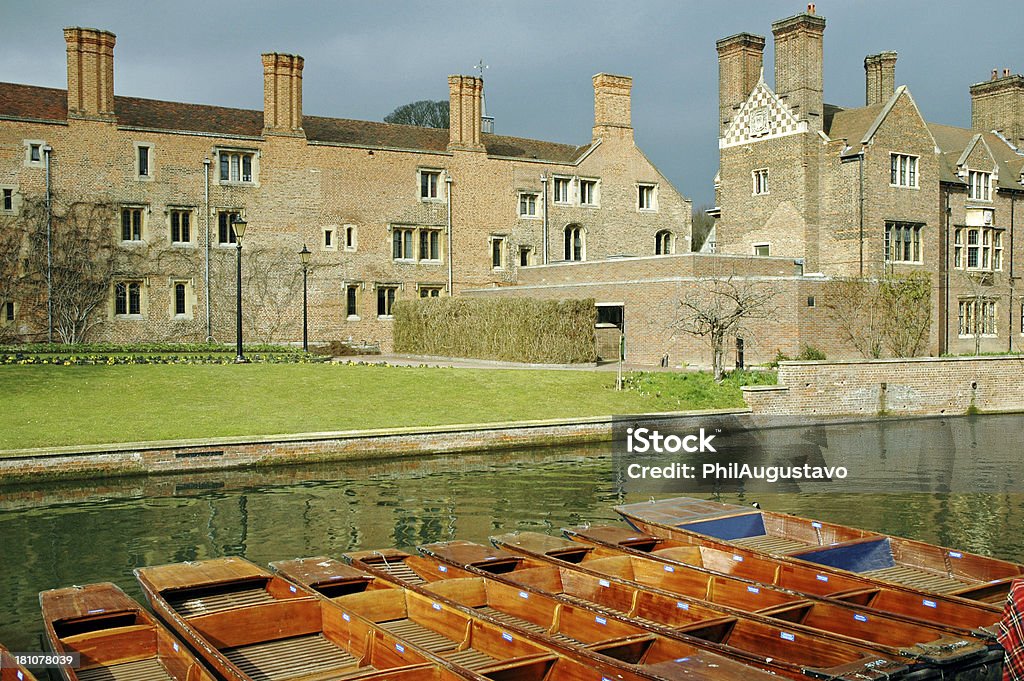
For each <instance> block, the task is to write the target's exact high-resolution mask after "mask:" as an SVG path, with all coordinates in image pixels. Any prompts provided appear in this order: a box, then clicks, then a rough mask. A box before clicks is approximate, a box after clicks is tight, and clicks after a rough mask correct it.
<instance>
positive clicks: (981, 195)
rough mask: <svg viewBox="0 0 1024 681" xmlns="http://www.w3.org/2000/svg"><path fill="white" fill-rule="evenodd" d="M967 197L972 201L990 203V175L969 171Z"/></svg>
mask: <svg viewBox="0 0 1024 681" xmlns="http://www.w3.org/2000/svg"><path fill="white" fill-rule="evenodd" d="M967 196H968V198H970V199H971V200H973V201H991V200H992V173H983V172H980V171H977V170H971V171H969V172H968V173H967Z"/></svg>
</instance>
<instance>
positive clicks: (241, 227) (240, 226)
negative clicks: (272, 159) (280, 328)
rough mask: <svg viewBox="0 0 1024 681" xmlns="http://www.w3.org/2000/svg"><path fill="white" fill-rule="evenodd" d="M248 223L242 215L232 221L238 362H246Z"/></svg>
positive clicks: (236, 358) (236, 359)
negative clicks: (244, 310)
mask: <svg viewBox="0 0 1024 681" xmlns="http://www.w3.org/2000/svg"><path fill="white" fill-rule="evenodd" d="M246 224H248V223H246V221H245V220H243V219H242V216H241V215H236V216H235V219H234V220H232V221H231V229H233V230H234V232H235V249H236V250H235V253H236V256H237V257H236V262H237V264H238V268H237V269H238V282H237V285H236V286H235V291H236V293H237V294H238V297H237V299H236V302H235V338H236V350H237V355H236V357H235V361H236V362H239V363H241V362H244V361H245V355H243V354H242V237H243V236H245V226H246Z"/></svg>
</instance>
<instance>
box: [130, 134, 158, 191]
mask: <svg viewBox="0 0 1024 681" xmlns="http://www.w3.org/2000/svg"><path fill="white" fill-rule="evenodd" d="M142 149H145V150H146V174H145V175H143V174H142V172H141V170H142V158H141V155H142V152H141V150H142ZM153 150H154V145H153V143H152V142H132V153H133V155H134V166H135V179H136V180H138V181H139V182H152V181H153V180H154V179H155V173H154V170H155V169H156V167H155V166H154V164H153V161H154V159H155V158H156V157H155V156H154V154H153Z"/></svg>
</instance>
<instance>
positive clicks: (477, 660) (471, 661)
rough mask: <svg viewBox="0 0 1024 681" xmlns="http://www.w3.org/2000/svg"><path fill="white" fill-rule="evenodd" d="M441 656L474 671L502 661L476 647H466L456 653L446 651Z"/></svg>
mask: <svg viewBox="0 0 1024 681" xmlns="http://www.w3.org/2000/svg"><path fill="white" fill-rule="evenodd" d="M441 657H443V658H444V659H446V660H448V661H449V662H452V663H454V664H457V665H459V666H460V667H465V668H466V669H470V670H473V671H475V670H477V669H483V668H484V667H489V666H491V665H492V664H495V663H496V662H500V660H499V659H498V658H496V657H491V656H490V655H487V654H486V653H482V652H480V651H479V650H477V649H476V648H466V649H465V650H460V651H458V652H454V653H445V654H444V655H442V656H441Z"/></svg>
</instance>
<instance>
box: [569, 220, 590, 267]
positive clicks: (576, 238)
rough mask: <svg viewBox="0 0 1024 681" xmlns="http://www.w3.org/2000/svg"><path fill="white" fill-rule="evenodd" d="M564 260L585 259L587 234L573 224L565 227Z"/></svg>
mask: <svg viewBox="0 0 1024 681" xmlns="http://www.w3.org/2000/svg"><path fill="white" fill-rule="evenodd" d="M565 259H566V260H586V259H587V233H586V232H585V231H584V230H583V227H581V226H579V225H575V224H573V225H566V227H565Z"/></svg>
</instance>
